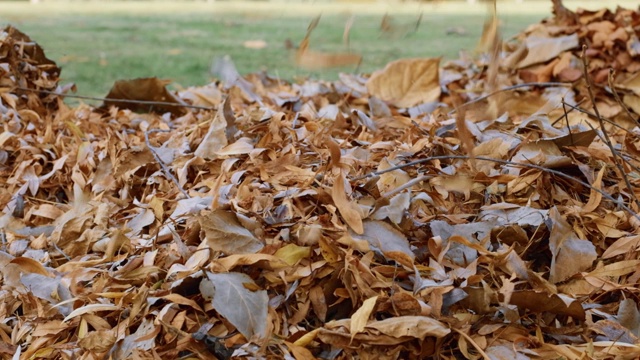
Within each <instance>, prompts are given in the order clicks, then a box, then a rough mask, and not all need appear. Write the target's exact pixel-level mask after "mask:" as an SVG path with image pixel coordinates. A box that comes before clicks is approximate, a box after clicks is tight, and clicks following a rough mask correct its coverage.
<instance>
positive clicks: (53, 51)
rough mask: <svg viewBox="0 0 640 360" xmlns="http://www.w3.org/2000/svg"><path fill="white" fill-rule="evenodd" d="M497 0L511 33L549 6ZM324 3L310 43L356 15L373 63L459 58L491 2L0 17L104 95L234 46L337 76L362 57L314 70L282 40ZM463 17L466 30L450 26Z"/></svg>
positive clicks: (248, 62) (248, 54)
mask: <svg viewBox="0 0 640 360" xmlns="http://www.w3.org/2000/svg"><path fill="white" fill-rule="evenodd" d="M526 8H527V9H528V10H527V11H524V12H523V11H522V9H523V6H522V5H520V6H518V5H516V4H514V3H513V2H511V1H510V2H505V3H504V4H502V3H501V4H500V5H499V12H500V13H501V20H502V24H503V30H504V33H505V34H506V35H507V36H510V35H514V34H516V33H517V32H518V31H520V30H522V29H523V28H525V27H526V26H527V25H528V24H531V23H535V22H537V21H539V20H540V19H541V18H543V17H546V16H548V10H549V8H550V3H548V2H546V1H544V2H542V4H540V2H535V3H534V4H533V5H528V6H526ZM386 12H389V14H390V15H391V16H392V18H393V21H394V23H397V24H404V25H409V24H411V23H413V22H415V20H416V18H417V16H418V14H420V12H422V13H423V18H422V22H421V25H420V27H419V29H418V31H417V32H416V33H413V34H410V35H407V36H396V37H389V36H382V35H381V33H380V30H379V26H380V20H381V18H382V16H383V15H384V14H385V13H386ZM320 13H322V14H323V16H322V19H321V21H320V24H319V26H318V27H317V28H316V30H315V31H314V33H313V35H312V40H311V48H313V49H316V50H323V51H332V52H333V51H336V52H344V51H345V50H346V49H345V46H344V45H343V43H342V33H343V30H344V24H345V22H346V21H347V19H349V17H350V16H351V15H356V19H355V23H354V25H353V27H352V30H351V43H350V48H351V51H353V52H357V53H360V54H362V55H363V63H362V64H361V66H360V68H359V69H358V71H361V72H371V71H374V70H375V69H378V68H381V67H383V66H384V65H385V64H386V63H387V62H389V61H392V60H395V59H399V58H404V57H431V56H444V57H445V58H455V57H457V56H458V52H459V51H460V50H462V49H468V50H473V48H474V47H475V45H476V43H477V41H478V38H479V36H480V32H481V29H482V24H483V21H484V19H485V13H486V7H485V6H484V5H480V4H478V5H468V4H466V3H457V4H453V5H451V4H449V3H447V4H436V5H432V4H424V5H421V4H416V3H410V4H408V5H407V4H404V3H396V4H392V5H389V4H380V3H374V4H355V5H343V4H313V5H300V4H297V3H276V4H274V3H263V2H248V3H237V2H232V3H227V2H220V3H211V4H209V3H202V2H122V3H120V2H108V3H104V2H46V0H45V2H44V3H41V4H38V5H32V4H29V3H25V2H17V3H11V2H2V11H0V24H1V25H3V26H4V25H6V24H12V25H14V26H16V27H17V28H18V29H20V30H21V31H23V32H25V33H26V34H28V35H29V36H30V37H31V38H32V39H33V40H35V41H37V42H38V43H40V44H41V45H42V46H43V47H44V49H45V52H46V54H47V56H48V57H49V58H51V59H52V60H54V61H56V62H57V63H58V64H59V65H61V66H62V69H63V70H62V78H63V82H75V83H76V84H77V86H78V92H79V93H80V94H83V95H93V96H103V95H105V94H106V93H107V91H108V89H109V88H110V87H111V85H112V84H113V82H114V81H115V80H118V79H126V78H135V77H148V76H158V77H160V78H166V79H171V80H173V81H174V83H175V84H177V86H191V85H202V84H206V83H208V82H210V81H211V79H212V78H211V75H210V74H209V69H210V66H211V63H212V60H213V59H214V58H216V57H220V56H224V55H230V56H231V57H232V59H233V61H234V62H235V64H236V66H237V67H238V70H239V71H240V72H241V73H248V72H255V71H260V70H267V71H268V72H269V73H270V74H273V75H277V76H280V77H281V78H286V79H296V78H299V77H307V76H311V77H316V78H323V79H327V80H332V79H335V78H337V74H338V73H339V72H344V71H347V72H353V71H355V70H356V69H355V67H349V68H340V69H327V70H322V71H307V70H304V69H299V68H296V67H295V66H294V65H293V64H292V61H291V56H292V54H291V52H290V51H288V50H286V49H285V46H284V42H285V40H286V39H291V40H292V41H293V42H294V43H298V42H299V41H300V40H301V38H302V37H303V36H304V33H305V31H306V28H307V26H308V24H309V22H310V20H311V19H312V18H313V17H314V16H315V15H317V14H320ZM454 26H460V27H463V28H464V29H465V30H466V34H465V35H447V34H446V30H447V29H448V28H451V27H454ZM247 40H264V41H266V42H267V47H266V48H264V49H259V50H256V49H248V48H245V47H244V46H243V42H244V41H247Z"/></svg>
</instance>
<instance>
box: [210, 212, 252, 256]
mask: <svg viewBox="0 0 640 360" xmlns="http://www.w3.org/2000/svg"><path fill="white" fill-rule="evenodd" d="M198 220H199V223H200V227H201V229H202V230H201V231H202V233H203V235H204V238H205V241H206V242H207V245H209V247H210V248H211V249H213V250H214V251H221V252H223V253H225V254H227V255H231V254H252V253H256V252H258V251H260V250H261V249H262V248H263V247H264V245H263V244H262V242H261V241H260V240H259V239H258V238H256V237H255V235H253V234H252V233H251V232H250V231H249V230H247V229H246V228H244V227H243V226H242V225H241V224H240V222H239V221H238V218H237V217H236V215H235V214H234V213H232V212H229V211H226V210H215V211H211V212H208V213H206V214H205V215H204V216H201V217H199V218H198Z"/></svg>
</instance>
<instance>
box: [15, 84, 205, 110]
mask: <svg viewBox="0 0 640 360" xmlns="http://www.w3.org/2000/svg"><path fill="white" fill-rule="evenodd" d="M15 88H16V89H18V90H23V91H33V92H39V93H42V94H48V95H56V96H62V97H68V98H73V99H82V100H95V101H102V102H104V101H117V102H121V103H127V104H139V105H158V106H174V107H182V108H191V109H200V110H217V108H215V107H210V106H200V105H190V104H178V103H172V102H164V101H148V100H130V99H109V98H101V97H93V96H84V95H72V94H61V93H58V92H55V91H49V90H42V89H30V88H24V87H20V86H17V87H15Z"/></svg>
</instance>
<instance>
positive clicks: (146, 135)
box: [144, 129, 191, 198]
mask: <svg viewBox="0 0 640 360" xmlns="http://www.w3.org/2000/svg"><path fill="white" fill-rule="evenodd" d="M167 131H168V130H160V129H151V130H149V131H145V132H144V142H145V143H146V144H147V147H148V148H149V151H151V154H153V158H154V159H156V162H158V164H160V167H161V168H162V172H163V173H164V175H165V176H166V177H167V178H169V179H170V180H171V181H173V183H174V184H175V185H176V186H177V187H178V190H180V192H181V193H182V195H184V196H186V197H187V198H190V197H191V196H189V194H188V193H187V192H186V191H185V190H184V189H183V188H182V186H180V182H178V179H176V177H175V176H173V174H172V173H171V170H169V168H168V167H167V165H166V164H165V163H164V161H162V159H160V156H159V155H158V153H156V151H155V147H154V146H151V143H150V142H149V134H151V133H157V132H167Z"/></svg>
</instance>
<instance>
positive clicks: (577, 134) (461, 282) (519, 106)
mask: <svg viewBox="0 0 640 360" xmlns="http://www.w3.org/2000/svg"><path fill="white" fill-rule="evenodd" d="M552 3H553V10H554V16H552V17H550V18H548V19H546V20H544V21H542V22H541V23H539V24H534V25H531V26H530V27H529V28H527V29H526V30H525V31H524V32H522V33H520V34H519V35H518V36H516V37H514V38H512V39H509V40H507V41H502V40H501V38H500V34H499V27H498V26H497V17H496V16H495V14H494V15H493V16H491V17H490V18H489V19H488V21H487V24H486V26H485V33H484V35H483V37H482V39H481V42H480V44H479V46H478V49H480V50H482V51H483V52H481V53H479V54H478V55H477V56H475V57H473V58H467V57H462V58H460V59H458V60H454V61H450V62H447V63H444V64H440V62H441V61H440V59H439V58H436V59H402V60H398V61H396V62H394V63H391V64H389V65H388V66H387V67H386V68H384V69H381V70H379V71H377V72H375V73H374V74H372V75H354V74H342V75H341V76H340V80H338V81H333V82H329V81H322V80H306V81H305V82H301V83H288V82H286V81H282V80H281V79H275V78H272V77H270V76H269V75H267V74H250V75H247V76H240V75H239V74H238V72H237V70H236V69H235V66H234V65H233V62H232V61H231V59H229V58H225V59H221V60H220V61H219V62H218V63H217V64H216V65H215V66H214V68H215V69H214V70H215V72H216V73H217V74H218V77H219V78H220V79H221V81H220V82H217V83H212V84H209V85H207V86H204V87H193V88H187V89H184V90H181V91H179V92H171V91H168V90H167V89H166V88H165V85H166V82H164V81H163V80H159V79H157V78H151V79H136V80H132V81H120V82H117V83H116V84H115V85H114V88H113V89H112V91H111V92H110V94H109V96H108V100H107V101H105V104H104V105H103V106H102V107H100V108H94V107H91V106H89V105H85V104H81V105H78V106H76V107H70V106H69V105H67V104H65V103H64V102H63V101H62V97H61V96H60V95H59V94H67V93H68V92H69V91H71V90H73V89H74V88H73V86H72V85H68V86H61V85H59V83H58V81H59V74H60V69H59V68H58V67H57V66H56V65H55V63H54V62H53V61H51V60H49V59H48V58H46V56H45V55H44V52H43V50H42V48H41V47H40V46H38V45H37V43H35V42H34V41H32V40H31V39H30V38H29V37H28V36H27V35H25V34H23V33H21V32H19V31H18V30H17V29H15V28H12V27H7V28H5V29H4V30H3V31H2V32H1V33H0V88H1V89H2V91H1V92H0V114H1V116H2V125H3V128H2V132H1V133H0V166H1V167H0V170H1V171H0V176H1V177H2V182H3V183H4V184H5V185H4V186H3V187H2V189H0V200H1V206H2V213H1V215H0V224H1V228H2V231H1V233H0V237H1V240H2V243H1V244H0V245H1V246H2V248H1V251H0V265H1V266H0V276H1V278H0V299H1V300H2V301H0V318H1V319H2V321H1V322H0V324H1V325H0V338H1V339H2V341H0V357H2V358H3V359H17V358H21V359H35V358H46V359H104V358H112V359H124V358H132V359H147V358H148V359H178V358H181V359H188V358H193V359H196V358H199V359H211V358H232V357H233V358H270V359H271V358H273V359H275V358H289V359H291V358H295V359H297V360H300V359H315V358H318V359H349V358H352V357H358V358H374V357H375V358H381V359H418V358H441V359H458V358H467V359H477V358H481V357H482V358H485V359H490V358H509V359H513V358H517V359H527V358H532V359H537V358H541V359H547V358H558V357H562V358H567V359H582V358H600V359H608V358H618V359H627V358H629V359H630V358H637V357H638V356H640V340H638V338H639V336H640V334H639V333H638V332H639V331H640V330H639V327H638V319H639V318H640V315H639V314H640V312H639V311H638V290H637V283H638V281H639V280H640V259H639V256H638V249H640V234H639V233H638V232H639V231H640V230H639V228H640V217H639V216H638V214H637V213H638V211H639V209H638V202H637V200H636V196H637V193H638V191H636V190H638V188H637V186H638V185H637V184H638V177H639V176H640V175H639V173H640V172H639V171H638V169H639V167H638V166H639V165H640V163H639V162H638V160H637V159H638V155H640V146H639V145H638V143H639V140H638V139H639V136H638V135H640V130H639V128H638V126H637V119H638V115H640V105H639V104H640V80H639V79H640V41H639V40H638V36H639V35H640V30H638V29H639V28H640V13H638V12H637V11H634V10H630V9H623V8H617V9H616V10H615V11H611V10H608V9H602V10H598V11H587V10H580V9H578V10H577V11H575V12H574V11H571V10H568V9H566V8H565V7H564V6H563V5H562V3H561V1H559V0H554V1H552ZM419 21H420V19H418V22H417V23H416V25H415V26H416V27H417V26H418V24H419ZM382 24H383V25H385V24H386V25H385V26H386V27H385V26H382V28H383V30H384V29H387V30H384V31H387V32H389V31H390V30H388V29H391V25H389V24H391V22H390V19H388V18H386V19H383V23H382ZM316 25H317V20H314V22H313V23H312V24H311V26H310V27H309V31H308V32H307V35H306V36H305V38H304V40H303V41H302V43H301V45H300V46H299V47H298V49H297V50H296V53H295V56H294V58H295V61H296V62H297V64H298V65H300V66H306V67H325V66H335V65H341V64H357V63H359V62H360V61H361V58H360V56H359V55H357V54H353V53H344V54H326V53H322V54H316V53H315V52H313V51H311V50H309V37H310V33H311V31H312V30H313V28H314V27H315V26H316ZM353 26H357V22H356V21H355V20H354V19H353V18H352V19H351V20H350V22H349V23H348V26H347V27H345V35H344V39H345V43H347V42H348V41H347V40H348V32H349V30H350V29H351V27H353ZM583 46H584V47H583ZM584 66H586V68H583V67H584ZM585 80H588V81H585ZM605 135H606V136H605Z"/></svg>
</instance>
